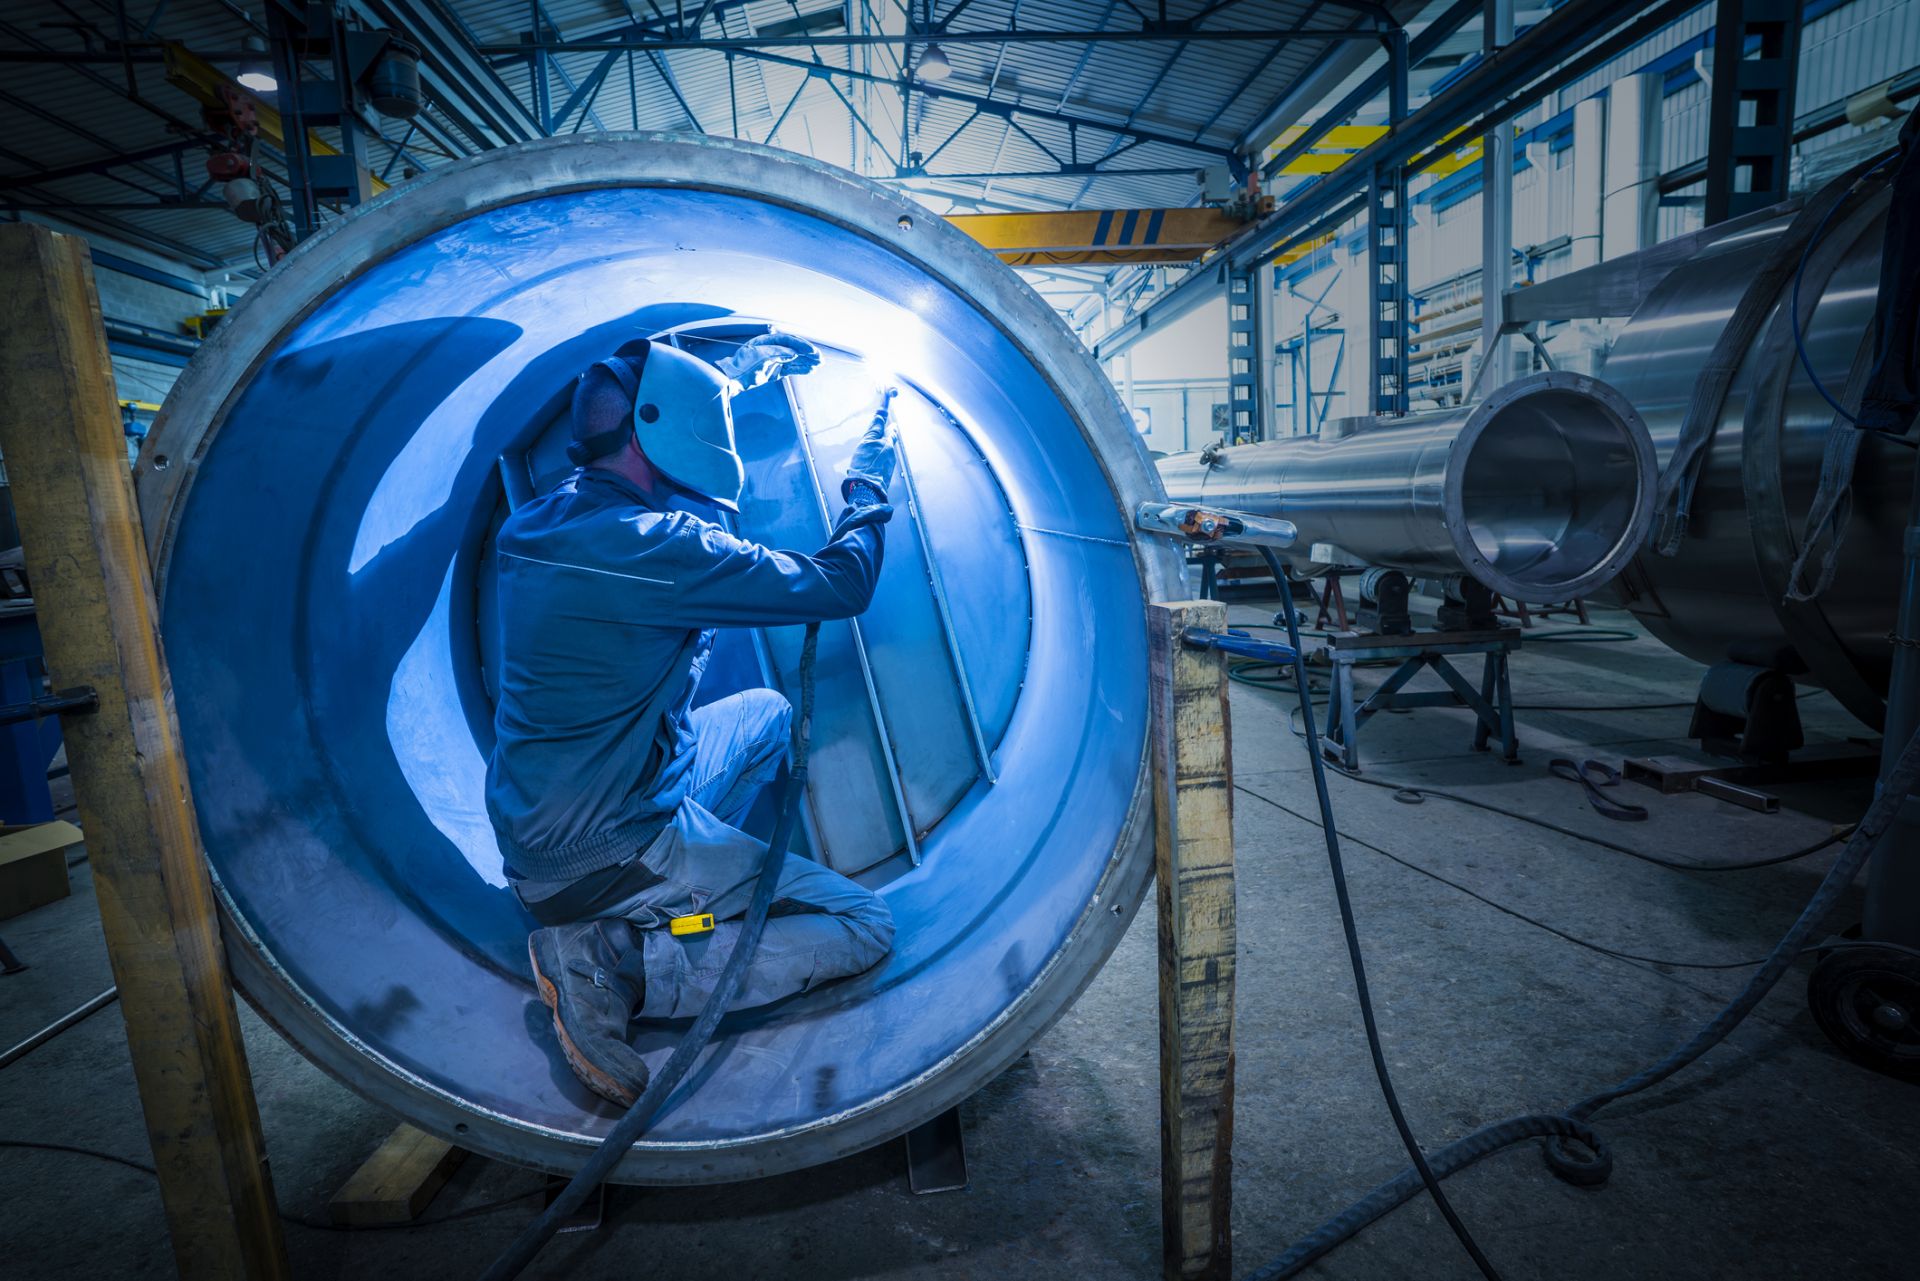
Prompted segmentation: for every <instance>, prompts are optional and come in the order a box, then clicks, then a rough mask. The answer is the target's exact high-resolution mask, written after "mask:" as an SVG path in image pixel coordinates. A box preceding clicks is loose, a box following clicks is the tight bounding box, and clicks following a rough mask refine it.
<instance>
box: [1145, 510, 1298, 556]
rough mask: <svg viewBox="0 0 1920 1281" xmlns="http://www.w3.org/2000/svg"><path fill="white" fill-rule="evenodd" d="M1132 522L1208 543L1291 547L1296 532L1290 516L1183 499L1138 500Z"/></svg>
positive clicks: (1213, 544)
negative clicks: (1194, 503)
mask: <svg viewBox="0 0 1920 1281" xmlns="http://www.w3.org/2000/svg"><path fill="white" fill-rule="evenodd" d="M1133 523H1134V526H1135V527H1136V528H1138V529H1140V530H1142V531H1144V532H1146V533H1149V534H1162V535H1165V536H1168V537H1171V538H1180V539H1184V540H1185V541H1187V542H1189V543H1198V544H1201V545H1204V546H1208V547H1217V546H1229V547H1233V546H1238V547H1291V546H1293V543H1294V540H1295V539H1296V538H1298V537H1299V536H1300V531H1299V530H1297V529H1295V528H1294V526H1293V522H1292V521H1290V520H1281V519H1279V518H1277V517H1273V516H1255V515H1254V514H1253V513H1251V512H1237V511H1228V510H1226V509H1225V508H1220V507H1193V506H1189V505H1188V504H1185V503H1141V504H1140V506H1139V507H1138V508H1136V509H1135V510H1134V513H1133Z"/></svg>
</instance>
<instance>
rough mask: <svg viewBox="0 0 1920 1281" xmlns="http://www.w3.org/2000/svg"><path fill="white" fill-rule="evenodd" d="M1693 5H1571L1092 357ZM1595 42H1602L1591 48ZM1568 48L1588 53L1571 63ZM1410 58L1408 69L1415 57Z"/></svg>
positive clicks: (1195, 301)
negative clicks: (1395, 169) (1391, 176)
mask: <svg viewBox="0 0 1920 1281" xmlns="http://www.w3.org/2000/svg"><path fill="white" fill-rule="evenodd" d="M1696 3H1697V0H1668V2H1667V3H1666V4H1663V5H1660V6H1659V7H1658V8H1656V9H1653V10H1652V11H1651V12H1647V10H1648V5H1647V4H1646V3H1645V2H1644V0H1639V2H1631V3H1624V4H1623V3H1621V0H1568V2H1567V3H1566V4H1564V5H1562V6H1561V7H1560V8H1559V9H1556V10H1555V11H1554V12H1553V13H1552V14H1551V15H1550V16H1549V17H1547V18H1546V19H1544V20H1543V21H1541V22H1540V23H1539V24H1537V25H1536V26H1534V27H1532V28H1530V29H1528V30H1527V31H1526V32H1525V33H1524V34H1522V35H1521V36H1519V37H1518V38H1517V39H1515V40H1514V42H1513V43H1512V44H1510V45H1507V46H1506V47H1505V48H1503V49H1499V50H1497V51H1495V52H1494V53H1493V54H1491V55H1489V56H1488V57H1486V58H1485V59H1483V60H1482V61H1481V62H1480V63H1479V64H1477V65H1476V66H1474V67H1473V68H1472V69H1470V70H1469V71H1467V72H1466V74H1464V75H1463V76H1461V77H1460V79H1458V80H1456V81H1455V82H1454V83H1453V84H1452V85H1450V86H1448V87H1447V88H1446V89H1445V90H1444V91H1442V92H1441V93H1440V94H1438V95H1436V96H1435V97H1434V98H1432V99H1431V100H1430V101H1429V102H1428V103H1427V104H1426V105H1425V106H1424V107H1421V108H1420V109H1419V110H1418V111H1416V112H1414V113H1413V114H1411V115H1409V116H1408V117H1407V118H1406V119H1405V120H1404V121H1402V122H1401V124H1400V125H1399V127H1398V128H1396V129H1395V130H1394V131H1393V132H1392V133H1390V134H1388V135H1387V136H1386V137H1384V138H1382V139H1381V140H1380V141H1378V142H1376V143H1374V144H1373V145H1372V146H1370V147H1367V148H1366V149H1364V150H1362V151H1360V152H1358V153H1357V154H1356V155H1355V156H1354V157H1353V159H1352V160H1351V161H1349V162H1348V163H1347V164H1344V165H1342V166H1341V167H1340V168H1338V169H1336V170H1334V171H1333V172H1332V173H1330V174H1328V175H1326V176H1325V177H1324V178H1322V179H1320V180H1319V181H1318V182H1315V183H1314V184H1312V185H1311V186H1310V187H1308V188H1307V190H1305V191H1304V192H1302V193H1300V194H1299V195H1298V196H1296V197H1294V198H1293V199H1291V200H1289V201H1287V202H1286V203H1285V204H1283V205H1281V206H1280V208H1278V209H1276V210H1275V211H1274V212H1273V213H1272V214H1270V215H1268V216H1267V217H1266V218H1264V219H1262V220H1261V221H1260V222H1259V223H1257V224H1256V225H1255V226H1253V227H1252V228H1250V229H1249V230H1248V231H1247V232H1246V233H1245V234H1243V235H1241V236H1239V237H1237V238H1235V239H1234V240H1233V241H1232V242H1231V243H1230V244H1229V245H1228V246H1227V247H1226V249H1225V250H1224V251H1223V252H1222V253H1221V254H1220V255H1219V257H1218V259H1216V260H1215V261H1213V262H1210V263H1207V264H1205V265H1203V266H1202V267H1201V268H1200V269H1198V270H1196V271H1193V272H1190V273H1189V274H1188V275H1187V276H1186V277H1185V278H1184V279H1182V280H1181V282H1180V283H1179V284H1178V285H1176V286H1174V287H1173V288H1172V289H1170V290H1168V291H1167V292H1166V293H1165V294H1162V295H1161V296H1160V297H1159V298H1157V299H1155V300H1154V301H1153V302H1151V303H1149V304H1147V306H1146V307H1145V308H1144V309H1143V310H1142V311H1141V312H1140V313H1139V314H1138V315H1136V316H1134V317H1133V318H1132V319H1131V320H1129V321H1128V322H1127V324H1126V325H1125V326H1124V327H1123V328H1122V329H1121V330H1120V331H1118V332H1115V333H1110V334H1107V335H1105V336H1103V337H1102V338H1101V339H1100V340H1099V341H1098V342H1097V343H1096V344H1095V345H1094V348H1093V350H1094V354H1095V355H1096V357H1098V358H1099V359H1102V360H1104V359H1107V358H1109V357H1111V356H1115V355H1118V354H1119V353H1120V352H1122V351H1125V350H1126V349H1127V348H1128V347H1131V346H1132V345H1133V344H1134V343H1136V342H1138V341H1140V340H1141V339H1142V338H1144V337H1145V336H1146V335H1147V334H1148V333H1149V332H1152V331H1157V330H1159V329H1162V328H1165V326H1166V324H1167V323H1168V322H1169V321H1171V320H1172V319H1175V318H1177V317H1178V316H1181V315H1184V314H1185V313H1187V312H1189V311H1192V310H1193V309H1194V308H1195V307H1197V306H1199V305H1200V304H1201V303H1203V302H1206V301H1208V300H1210V299H1211V298H1213V297H1215V296H1216V295H1217V294H1218V293H1220V292H1221V291H1222V290H1224V289H1225V287H1226V273H1227V272H1228V270H1230V269H1238V270H1242V271H1244V270H1246V269H1247V268H1249V267H1253V266H1258V265H1259V264H1261V263H1265V262H1269V261H1271V260H1272V259H1273V258H1274V257H1276V256H1277V255H1278V254H1280V253H1282V252H1284V251H1285V250H1286V249H1287V248H1288V247H1289V246H1291V245H1292V244H1294V243H1296V242H1297V241H1299V240H1300V239H1302V238H1303V237H1305V236H1306V235H1307V233H1308V231H1309V230H1310V229H1313V228H1318V227H1322V226H1325V225H1326V224H1327V223H1328V222H1330V221H1333V220H1335V219H1338V220H1340V221H1344V220H1345V218H1347V217H1351V216H1352V212H1349V211H1350V210H1351V211H1353V212H1357V208H1356V206H1357V205H1360V204H1363V203H1364V195H1363V194H1362V193H1364V191H1365V189H1366V187H1367V185H1368V183H1369V182H1370V181H1371V180H1372V175H1373V173H1374V171H1375V170H1376V169H1378V168H1380V167H1381V166H1392V165H1405V164H1407V163H1408V162H1409V161H1413V162H1414V167H1415V168H1418V167H1420V166H1421V165H1423V164H1427V163H1431V162H1432V161H1435V160H1438V159H1439V158H1440V157H1441V156H1443V155H1445V154H1446V152H1445V151H1444V150H1441V149H1440V144H1441V143H1442V142H1443V141H1444V140H1445V139H1447V138H1449V137H1451V136H1453V135H1454V134H1455V133H1456V132H1468V128H1467V127H1469V126H1470V127H1471V128H1470V132H1471V133H1485V132H1486V131H1487V130H1488V129H1489V128H1492V127H1493V126H1495V125H1498V124H1502V123H1504V122H1505V121H1507V120H1511V119H1512V118H1513V117H1514V116H1515V115H1517V114H1519V113H1520V112H1521V111H1523V110H1525V109H1526V108H1527V107H1529V106H1531V105H1533V104H1534V103H1536V102H1538V101H1539V100H1540V99H1541V98H1542V97H1543V96H1545V95H1546V94H1548V93H1552V92H1555V90H1556V89H1557V88H1558V87H1560V86H1561V85H1562V84H1564V83H1567V82H1569V81H1570V80H1572V79H1577V78H1578V77H1579V75H1582V74H1585V72H1586V71H1587V70H1589V69H1591V67H1592V66H1594V65H1598V64H1599V63H1601V62H1604V61H1606V60H1607V59H1608V58H1611V57H1615V56H1618V54H1619V53H1620V52H1621V51H1624V50H1625V49H1628V48H1631V47H1632V46H1633V45H1634V44H1636V43H1638V42H1639V41H1641V40H1643V39H1645V38H1646V37H1647V36H1649V35H1651V34H1653V33H1655V32H1657V31H1659V30H1660V29H1661V28H1662V27H1664V26H1666V25H1667V24H1668V23H1670V22H1672V21H1673V20H1674V19H1675V18H1677V17H1679V16H1680V15H1681V14H1683V13H1685V12H1687V11H1688V10H1689V9H1691V8H1693V7H1694V5H1695V4H1696ZM1608 32H1612V34H1611V35H1606V33H1608ZM1369 34H1371V33H1369ZM1422 34H1425V33H1422ZM1597 37H1604V38H1602V39H1599V41H1598V43H1595V41H1596V38H1597ZM1376 38H1377V37H1376ZM1569 50H1584V51H1585V52H1583V53H1581V54H1580V55H1579V56H1578V57H1576V58H1574V59H1572V60H1571V61H1568V59H1567V54H1568V51H1569ZM1409 53H1411V50H1409ZM1408 61H1409V64H1411V62H1412V58H1411V56H1409V59H1408ZM1555 67H1559V70H1558V71H1557V72H1555V71H1554V68H1555ZM1516 86H1519V87H1518V88H1516ZM1296 145H1297V144H1296ZM1423 152H1424V153H1425V154H1424V155H1423V154H1422V153H1423ZM1416 158H1417V159H1416Z"/></svg>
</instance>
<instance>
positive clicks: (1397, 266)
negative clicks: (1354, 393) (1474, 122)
mask: <svg viewBox="0 0 1920 1281" xmlns="http://www.w3.org/2000/svg"><path fill="white" fill-rule="evenodd" d="M1385 43H1386V46H1387V123H1388V125H1389V126H1391V127H1392V128H1395V129H1398V128H1399V127H1400V125H1401V123H1402V122H1403V121H1404V120H1405V119H1406V116H1407V36H1406V32H1404V31H1394V32H1392V33H1390V34H1389V35H1387V36H1386V37H1385ZM1406 253H1407V174H1406V168H1405V166H1404V165H1403V164H1401V163H1400V162H1398V161H1392V162H1388V163H1386V164H1382V165H1379V166H1377V167H1376V168H1375V169H1374V171H1373V183H1372V186H1371V187H1370V188H1369V190H1368V192H1367V367H1368V393H1369V394H1370V395H1371V397H1372V399H1373V412H1374V413H1376V414H1404V413H1406V412H1407V379H1406V368H1407V364H1406V361H1407V258H1406Z"/></svg>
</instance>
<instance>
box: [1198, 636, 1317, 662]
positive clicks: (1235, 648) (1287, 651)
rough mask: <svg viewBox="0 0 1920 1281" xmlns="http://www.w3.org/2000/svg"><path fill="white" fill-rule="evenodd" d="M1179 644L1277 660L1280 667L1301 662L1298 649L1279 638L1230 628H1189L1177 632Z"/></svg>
mask: <svg viewBox="0 0 1920 1281" xmlns="http://www.w3.org/2000/svg"><path fill="white" fill-rule="evenodd" d="M1180 643H1181V644H1183V645H1185V646H1186V647H1187V648H1188V649H1217V650H1219V651H1220V652H1221V653H1223V654H1235V655H1238V656H1239V657H1241V658H1251V659H1254V660H1256V661H1258V662H1262V663H1279V664H1280V665H1281V666H1283V667H1290V666H1292V665H1293V664H1295V663H1297V662H1299V661H1300V651H1299V650H1297V649H1295V648H1294V647H1293V646H1291V645H1282V644H1281V643H1280V642H1279V641H1264V640H1260V639H1258V638H1256V637H1253V636H1249V635H1247V634H1246V633H1245V632H1242V631H1236V630H1234V629H1233V628H1231V627H1229V628H1228V629H1227V630H1226V631H1224V632H1210V631H1208V630H1207V629H1206V628H1204V627H1189V628H1187V629H1186V630H1185V631H1183V632H1181V633H1180Z"/></svg>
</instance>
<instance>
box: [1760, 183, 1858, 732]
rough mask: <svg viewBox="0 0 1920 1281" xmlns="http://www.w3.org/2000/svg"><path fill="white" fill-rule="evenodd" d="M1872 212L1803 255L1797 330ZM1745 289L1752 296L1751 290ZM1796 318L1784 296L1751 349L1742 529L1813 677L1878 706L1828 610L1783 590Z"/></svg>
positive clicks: (1845, 697) (1845, 223)
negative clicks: (1753, 368)
mask: <svg viewBox="0 0 1920 1281" xmlns="http://www.w3.org/2000/svg"><path fill="white" fill-rule="evenodd" d="M1878 212H1879V210H1878V206H1877V202H1875V201H1872V200H1869V201H1867V202H1866V203H1865V204H1864V205H1861V206H1857V207H1855V208H1854V209H1853V210H1851V211H1850V212H1849V213H1848V214H1847V216H1846V217H1845V218H1844V219H1843V220H1842V221H1841V222H1840V224H1839V225H1838V226H1836V227H1834V228H1832V229H1831V231H1829V232H1828V234H1827V235H1826V236H1825V237H1824V238H1823V239H1822V240H1821V241H1820V243H1819V244H1817V245H1815V246H1814V249H1813V252H1812V253H1811V254H1810V255H1808V256H1807V259H1806V267H1805V276H1804V277H1803V279H1802V281H1801V291H1800V315H1799V316H1798V323H1799V325H1800V328H1801V331H1802V332H1805V330H1806V328H1807V325H1808V322H1809V321H1810V320H1811V319H1812V316H1813V313H1814V310H1815V309H1816V308H1817V307H1818V306H1819V305H1820V301H1821V299H1822V298H1824V297H1825V296H1826V292H1827V284H1828V282H1829V280H1830V279H1831V278H1832V275H1833V272H1834V269H1835V268H1836V267H1838V266H1839V265H1840V263H1841V262H1842V261H1843V260H1844V259H1845V258H1846V256H1847V254H1848V252H1849V251H1850V250H1851V249H1852V248H1853V246H1854V243H1855V242H1856V241H1857V240H1858V239H1859V238H1860V236H1861V235H1862V234H1863V233H1864V232H1865V231H1866V230H1867V228H1868V227H1870V226H1871V225H1872V223H1873V221H1874V219H1875V217H1876V216H1877V214H1878ZM1796 263H1797V256H1796ZM1747 296H1748V297H1751V296H1752V294H1751V292H1749V294H1748V295H1747ZM1743 301H1744V299H1743ZM1795 320H1796V318H1795V316H1794V315H1793V309H1792V304H1791V302H1790V301H1789V302H1788V303H1787V304H1786V305H1783V306H1781V307H1778V308H1776V309H1775V310H1774V314H1773V322H1772V324H1770V325H1769V326H1768V328H1767V334H1766V338H1765V340H1764V341H1763V342H1762V343H1761V346H1760V349H1759V351H1758V353H1757V357H1758V364H1757V372H1758V377H1757V379H1756V381H1755V383H1754V386H1753V388H1752V390H1751V391H1750V392H1749V393H1748V395H1747V401H1746V412H1745V417H1744V419H1743V421H1742V423H1741V431H1740V474H1741V484H1742V486H1743V488H1744V489H1745V491H1746V499H1747V503H1746V506H1747V529H1748V531H1749V533H1750V535H1751V537H1752V539H1753V558H1754V565H1755V567H1756V568H1757V569H1758V570H1759V572H1760V577H1761V581H1762V584H1763V586H1764V589H1765V592H1766V598H1767V603H1768V604H1769V605H1771V606H1772V607H1773V612H1774V614H1775V616H1776V617H1778V618H1779V620H1780V627H1781V630H1782V631H1784V632H1785V633H1786V636H1787V639H1788V640H1789V641H1790V642H1792V644H1793V648H1794V651H1795V652H1796V653H1797V654H1799V656H1800V658H1801V659H1802V661H1804V662H1805V663H1806V664H1807V666H1808V667H1809V668H1811V669H1812V672H1813V675H1814V677H1815V679H1817V680H1818V681H1819V682H1820V683H1821V684H1823V685H1825V686H1826V687H1827V688H1828V689H1829V690H1831V691H1832V692H1833V693H1834V695H1835V696H1836V697H1838V698H1839V699H1840V700H1841V701H1842V702H1845V703H1846V704H1847V705H1848V706H1850V707H1852V706H1856V705H1859V706H1866V707H1878V706H1880V705H1881V703H1880V697H1879V694H1878V693H1877V692H1876V691H1875V690H1874V688H1873V686H1872V684H1871V682H1869V681H1868V680H1867V678H1866V677H1865V676H1863V675H1862V674H1861V672H1860V669H1859V667H1858V666H1857V665H1856V663H1855V661H1854V659H1853V656H1852V654H1851V653H1849V651H1848V650H1847V647H1846V644H1845V642H1843V641H1842V640H1841V639H1840V636H1839V634H1838V633H1837V632H1836V631H1835V630H1834V627H1833V624H1832V622H1831V621H1830V620H1829V619H1828V617H1827V615H1826V613H1825V612H1824V611H1822V610H1820V609H1818V608H1817V607H1815V606H1814V605H1813V604H1812V603H1811V602H1809V601H1806V600H1795V599H1793V598H1792V597H1790V596H1789V594H1788V592H1787V586H1788V583H1789V582H1790V581H1791V575H1792V568H1791V567H1792V564H1793V561H1794V554H1795V551H1796V548H1795V545H1794V536H1793V528H1792V523H1791V521H1790V520H1789V519H1788V516H1787V498H1786V491H1785V486H1784V485H1783V483H1782V476H1781V465H1780V458H1781V444H1782V439H1783V437H1784V435H1785V419H1786V407H1787V406H1786V400H1787V388H1788V384H1789V383H1790V382H1791V380H1792V375H1793V373H1794V371H1795V370H1796V369H1798V368H1799V365H1798V364H1797V363H1796V362H1795V360H1794V354H1793V326H1794V324H1795ZM1839 430H1842V431H1844V432H1845V433H1846V434H1847V435H1850V436H1858V435H1861V434H1862V433H1860V432H1857V431H1854V430H1852V429H1851V428H1845V427H1842V428H1840V429H1839Z"/></svg>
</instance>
